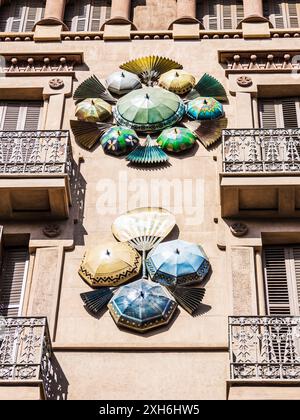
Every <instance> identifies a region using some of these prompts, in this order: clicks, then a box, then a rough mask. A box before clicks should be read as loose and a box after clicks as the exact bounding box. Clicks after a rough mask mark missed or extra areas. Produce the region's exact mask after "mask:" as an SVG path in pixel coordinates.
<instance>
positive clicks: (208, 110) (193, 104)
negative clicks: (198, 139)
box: [187, 97, 224, 120]
mask: <svg viewBox="0 0 300 420" xmlns="http://www.w3.org/2000/svg"><path fill="white" fill-rule="evenodd" d="M187 115H188V116H189V117H190V118H192V119H193V120H216V119H218V118H222V117H223V116H224V108H223V105H222V104H221V103H220V102H218V101H217V100H216V99H214V98H202V97H199V98H196V99H193V100H192V101H190V102H189V103H188V104H187Z"/></svg>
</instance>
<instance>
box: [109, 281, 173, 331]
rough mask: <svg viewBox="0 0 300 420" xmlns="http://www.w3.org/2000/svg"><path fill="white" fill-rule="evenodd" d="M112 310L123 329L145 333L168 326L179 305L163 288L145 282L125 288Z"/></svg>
mask: <svg viewBox="0 0 300 420" xmlns="http://www.w3.org/2000/svg"><path fill="white" fill-rule="evenodd" d="M108 308H109V311H110V314H111V315H112V317H113V319H114V321H115V322H116V324H117V325H118V326H119V327H126V328H129V329H132V330H135V331H138V332H140V333H144V332H147V331H149V330H153V329H154V328H158V327H161V326H163V325H166V324H168V323H169V322H170V321H171V319H172V317H173V315H174V313H175V310H176V308H177V303H176V302H175V301H174V300H173V298H172V296H171V295H170V294H169V293H168V292H167V290H165V289H164V288H163V287H162V286H160V285H159V284H157V283H153V282H152V281H150V280H145V279H141V280H137V281H135V282H133V283H131V284H129V285H125V286H122V287H121V288H120V289H119V290H118V291H117V292H116V294H115V296H114V297H113V298H112V299H111V301H110V302H109V304H108Z"/></svg>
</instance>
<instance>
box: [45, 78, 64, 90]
mask: <svg viewBox="0 0 300 420" xmlns="http://www.w3.org/2000/svg"><path fill="white" fill-rule="evenodd" d="M49 86H50V87H51V89H55V90H59V89H62V88H63V87H64V86H65V83H64V81H63V80H62V79H51V80H50V81H49Z"/></svg>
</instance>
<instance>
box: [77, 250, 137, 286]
mask: <svg viewBox="0 0 300 420" xmlns="http://www.w3.org/2000/svg"><path fill="white" fill-rule="evenodd" d="M141 264H142V260H141V256H140V254H139V253H138V252H137V251H136V250H135V249H133V248H132V247H131V246H130V245H128V244H127V243H118V242H113V243H107V244H103V245H99V246H95V247H93V248H91V249H89V250H87V252H86V254H85V256H84V258H83V260H82V263H81V266H80V269H79V274H80V276H81V277H82V278H83V279H84V280H85V281H86V282H87V283H88V284H89V285H90V286H92V287H101V286H108V287H115V286H120V285H121V284H123V283H125V282H127V281H128V280H131V279H132V278H134V277H136V276H137V275H138V274H139V272H140V270H141Z"/></svg>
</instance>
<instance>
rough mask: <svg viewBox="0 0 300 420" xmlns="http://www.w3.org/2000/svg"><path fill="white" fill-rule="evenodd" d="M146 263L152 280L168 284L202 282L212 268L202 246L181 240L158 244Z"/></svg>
mask: <svg viewBox="0 0 300 420" xmlns="http://www.w3.org/2000/svg"><path fill="white" fill-rule="evenodd" d="M146 265H147V269H148V272H149V274H150V276H151V278H152V280H153V281H156V282H158V283H161V284H163V285H166V286H172V285H175V284H178V285H185V284H192V283H196V282H200V281H202V280H203V279H204V278H205V277H206V275H207V274H208V272H209V269H210V264H209V261H208V258H207V256H206V254H205V252H204V251H203V249H202V247H201V246H199V245H196V244H192V243H189V242H185V241H180V240H177V241H172V242H165V243H162V244H160V245H158V246H157V248H154V249H153V251H151V252H150V254H149V256H148V258H147V260H146Z"/></svg>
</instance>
